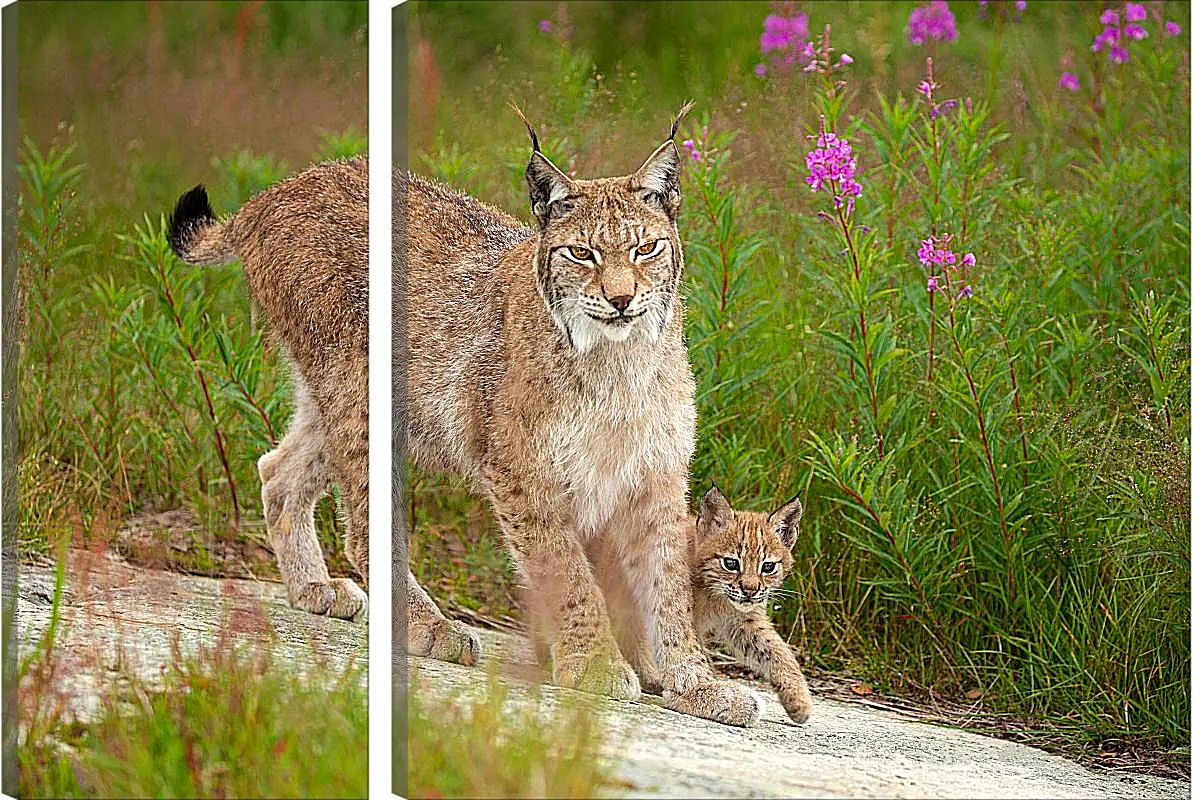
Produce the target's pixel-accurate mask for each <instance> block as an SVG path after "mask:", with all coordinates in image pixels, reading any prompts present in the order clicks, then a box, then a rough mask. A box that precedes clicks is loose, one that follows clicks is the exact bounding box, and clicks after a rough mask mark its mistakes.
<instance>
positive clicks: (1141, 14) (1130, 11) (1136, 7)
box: [1125, 3, 1146, 22]
mask: <svg viewBox="0 0 1200 800" xmlns="http://www.w3.org/2000/svg"><path fill="white" fill-rule="evenodd" d="M1125 19H1126V20H1127V21H1129V22H1142V21H1143V20H1145V19H1146V7H1145V6H1144V5H1142V4H1141V3H1126V4H1125Z"/></svg>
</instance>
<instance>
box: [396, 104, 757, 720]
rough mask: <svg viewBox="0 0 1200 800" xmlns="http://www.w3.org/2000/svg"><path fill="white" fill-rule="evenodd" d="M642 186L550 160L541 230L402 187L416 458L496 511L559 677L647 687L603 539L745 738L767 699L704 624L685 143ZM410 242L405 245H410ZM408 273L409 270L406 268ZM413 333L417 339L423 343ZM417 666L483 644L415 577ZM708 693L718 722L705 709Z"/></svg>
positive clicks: (677, 655) (674, 658) (646, 170)
mask: <svg viewBox="0 0 1200 800" xmlns="http://www.w3.org/2000/svg"><path fill="white" fill-rule="evenodd" d="M688 107H690V106H686V107H685V108H684V110H683V111H682V112H681V113H680V115H679V117H677V118H676V120H675V123H674V124H673V125H672V127H671V136H670V138H669V139H668V140H667V141H666V142H664V143H663V144H662V145H661V146H659V147H658V148H657V149H656V150H655V151H654V152H653V153H652V154H651V155H650V157H649V158H648V159H647V160H646V161H645V163H643V164H642V166H641V167H640V168H639V169H637V170H636V171H635V172H634V173H632V174H631V175H627V176H623V177H619V178H600V179H595V180H576V179H572V178H569V177H568V176H567V175H565V174H563V173H562V172H561V171H560V170H559V169H558V168H557V167H555V166H554V164H553V163H551V161H550V160H549V159H548V158H547V157H546V156H545V155H544V154H543V153H542V152H541V150H540V149H539V147H538V141H537V136H536V135H535V134H534V133H533V130H532V128H530V129H529V133H530V135H531V137H532V139H533V153H532V155H531V157H530V161H529V164H528V167H527V169H526V172H525V178H526V182H527V184H528V187H529V194H530V200H531V203H532V207H533V215H534V217H535V219H536V227H535V228H533V229H531V228H528V227H526V226H525V225H523V224H522V223H520V222H518V221H517V220H516V219H514V218H512V217H510V216H508V215H507V214H504V213H502V212H500V211H497V210H496V209H493V208H490V207H488V206H486V205H483V204H482V203H480V202H478V201H477V200H475V199H473V198H471V197H468V196H465V195H462V194H459V193H458V192H456V191H454V190H452V189H450V188H448V187H446V186H443V185H441V184H438V183H434V182H431V181H428V180H424V179H421V178H418V177H415V176H411V175H397V176H396V178H395V181H394V184H393V191H394V193H395V196H396V200H397V203H398V204H400V207H401V208H403V213H402V214H401V213H397V214H396V215H395V222H394V224H395V226H396V230H395V231H394V241H395V242H396V244H395V245H394V247H396V248H397V253H398V255H402V256H403V258H404V265H403V275H404V280H403V282H401V281H399V280H397V282H396V283H395V284H394V291H395V292H396V293H397V299H396V302H397V303H403V304H404V307H405V311H406V314H407V325H406V332H405V331H396V332H395V334H396V336H397V340H396V342H395V344H394V347H395V348H396V350H399V349H400V348H405V349H406V350H407V378H408V386H407V388H406V395H407V403H406V406H405V411H406V417H405V423H406V426H407V427H406V430H407V437H408V444H409V449H410V452H411V455H412V457H413V459H414V460H415V461H416V463H418V464H420V465H423V466H426V467H432V468H440V469H448V470H453V471H456V472H458V473H460V474H461V475H463V476H465V477H466V478H467V479H468V480H470V481H471V482H472V483H473V484H474V486H475V487H476V489H477V490H478V491H480V492H481V493H483V494H484V495H485V496H486V497H487V498H488V499H489V500H490V501H491V504H492V506H493V508H494V510H495V513H496V517H497V519H498V521H499V524H500V527H501V529H502V531H503V533H504V537H505V540H506V542H507V544H508V547H509V549H510V551H511V552H512V554H513V557H514V559H515V561H516V562H517V565H518V567H519V570H520V574H521V578H522V580H523V582H524V583H525V585H526V588H527V590H528V592H527V598H528V604H529V606H530V609H529V610H530V612H531V617H532V618H531V626H532V628H533V629H534V631H535V632H536V634H537V635H539V636H542V637H545V639H546V640H548V641H549V642H550V643H551V644H550V655H551V658H552V662H553V678H554V680H555V682H557V683H560V684H565V685H570V686H584V687H587V688H591V689H593V690H597V691H600V692H602V693H605V694H608V695H610V696H613V697H618V698H633V697H636V696H637V695H638V693H639V684H638V679H637V676H636V674H635V673H634V672H633V670H632V668H631V667H630V666H629V664H628V663H627V662H626V661H625V660H624V659H623V658H622V656H621V655H620V652H619V650H618V648H617V646H616V643H615V641H614V640H613V636H612V631H611V628H610V625H609V621H608V614H607V612H606V606H605V600H604V597H603V596H602V593H601V590H600V588H599V587H598V585H597V583H596V580H595V577H594V575H593V572H592V567H591V565H590V564H589V562H588V559H587V557H586V555H585V553H584V544H585V543H586V542H588V541H590V540H593V539H597V538H601V539H604V540H606V541H608V542H609V543H611V545H612V547H613V551H614V553H615V556H616V558H617V559H618V560H619V562H620V564H621V566H622V568H623V569H624V570H625V571H626V572H627V573H628V574H629V575H630V581H631V586H632V587H633V597H634V603H635V605H636V608H637V613H638V615H639V617H640V622H639V623H638V624H639V627H643V628H644V629H645V630H646V633H647V635H648V638H649V641H650V643H651V646H652V648H653V654H654V658H655V661H656V662H657V664H658V665H660V667H661V669H662V672H661V676H662V683H663V687H664V694H665V696H666V697H667V699H668V700H669V701H670V702H671V703H672V704H673V705H674V706H675V707H677V708H679V709H681V710H685V711H689V712H691V713H700V714H703V715H704V716H708V717H710V718H713V719H717V720H720V721H722V722H727V723H730V724H736V725H747V724H751V723H753V722H754V721H756V720H757V719H758V715H759V714H760V707H759V701H758V698H757V696H756V695H755V694H754V693H753V692H750V691H748V690H746V689H744V688H742V687H740V686H738V685H736V684H733V683H730V682H723V681H718V680H717V678H716V675H715V673H714V672H713V671H712V668H711V666H710V665H709V663H708V661H707V659H706V658H705V656H704V653H703V651H702V650H701V648H700V646H699V644H698V642H697V639H696V635H695V632H694V630H693V627H692V621H691V599H690V598H691V593H690V591H689V590H688V562H687V530H686V526H687V525H688V524H689V520H688V510H687V484H688V480H687V476H688V467H689V462H690V459H691V456H692V450H693V446H694V435H695V434H694V431H695V413H696V412H695V399H694V398H695V383H694V380H693V378H692V374H691V370H690V368H689V366H688V359H687V351H686V349H685V347H684V343H683V327H682V324H683V306H682V302H681V300H680V296H679V283H680V276H681V274H682V271H683V253H682V248H681V247H680V242H679V233H678V230H677V229H676V224H675V220H676V217H677V215H678V213H679V206H680V185H679V171H680V166H681V165H680V161H679V156H678V154H677V152H676V149H675V144H674V135H675V130H676V128H677V127H678V124H679V121H680V119H682V116H683V113H685V112H686V111H687V108H688ZM401 243H402V244H401ZM398 272H399V270H398ZM405 333H406V335H405ZM407 595H408V596H407V602H408V647H409V651H410V652H414V653H419V654H424V655H433V656H435V657H437V658H442V659H446V660H456V661H460V662H464V663H473V662H474V661H475V659H476V657H477V655H478V653H479V642H478V641H477V640H476V639H475V638H474V637H473V636H472V635H471V634H469V633H468V632H467V630H466V629H465V628H463V627H461V626H459V625H457V624H456V623H453V622H451V621H449V620H447V619H446V618H445V617H444V616H443V615H442V614H441V612H440V611H439V610H438V608H437V606H436V605H435V604H434V603H433V601H432V600H431V599H430V598H429V596H428V594H426V593H425V592H424V590H422V589H421V587H420V586H419V585H418V584H417V581H416V579H415V578H414V577H413V576H412V574H411V573H409V575H408V591H407ZM701 695H702V696H704V697H705V698H706V699H708V700H709V701H710V702H706V703H705V704H704V705H703V707H702V708H701V707H700V706H698V705H697V704H696V703H694V702H693V698H695V697H697V696H701Z"/></svg>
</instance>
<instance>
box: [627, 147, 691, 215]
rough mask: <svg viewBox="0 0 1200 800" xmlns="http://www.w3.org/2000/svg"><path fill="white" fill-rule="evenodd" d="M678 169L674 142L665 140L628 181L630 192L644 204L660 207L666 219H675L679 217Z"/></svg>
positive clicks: (679, 164) (677, 156)
mask: <svg viewBox="0 0 1200 800" xmlns="http://www.w3.org/2000/svg"><path fill="white" fill-rule="evenodd" d="M680 166H681V162H680V161H679V152H678V151H677V150H676V149H675V142H673V141H671V140H670V139H668V140H667V141H665V142H663V143H662V144H661V145H659V147H658V149H657V150H655V151H654V152H653V153H652V154H651V155H650V157H649V158H647V159H646V163H644V164H642V166H640V167H638V170H637V172H635V173H633V175H631V176H630V177H629V189H630V191H632V192H636V193H638V194H639V195H641V198H642V200H643V201H644V202H646V203H649V204H651V205H657V206H659V207H660V208H662V210H663V211H665V212H666V214H667V216H668V217H670V218H671V219H675V218H676V217H677V216H679V203H680V190H679V170H680Z"/></svg>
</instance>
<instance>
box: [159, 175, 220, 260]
mask: <svg viewBox="0 0 1200 800" xmlns="http://www.w3.org/2000/svg"><path fill="white" fill-rule="evenodd" d="M213 222H216V217H215V216H214V214H213V210H212V205H211V204H210V203H209V202H208V192H206V191H205V190H204V187H203V186H197V187H195V188H194V189H192V190H191V191H189V192H186V193H185V194H184V195H183V196H182V197H180V198H179V202H178V203H176V204H175V210H174V211H172V212H171V219H170V221H169V222H168V223H167V242H168V243H169V244H170V245H171V249H172V250H174V251H175V255H177V256H180V257H181V258H182V257H183V255H184V252H185V251H186V250H187V244H188V239H189V238H190V236H191V233H192V231H194V230H196V229H197V228H203V227H204V226H206V225H210V224H212V223H213Z"/></svg>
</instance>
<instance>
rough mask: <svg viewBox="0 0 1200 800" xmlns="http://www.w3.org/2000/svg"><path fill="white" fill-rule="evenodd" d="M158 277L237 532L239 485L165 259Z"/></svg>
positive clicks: (159, 261)
mask: <svg viewBox="0 0 1200 800" xmlns="http://www.w3.org/2000/svg"><path fill="white" fill-rule="evenodd" d="M158 275H159V280H161V281H162V286H163V292H164V293H165V294H166V298H167V307H168V308H170V309H171V317H172V319H174V320H175V329H176V330H178V331H179V341H180V342H182V343H183V348H184V350H186V351H187V354H188V358H189V359H191V362H192V370H193V371H194V372H195V373H196V379H197V380H198V381H199V382H200V391H201V392H202V393H203V394H204V404H205V405H206V406H207V407H208V418H209V419H210V420H212V425H213V436H214V437H215V438H216V443H217V454H218V455H219V456H220V457H221V467H222V469H224V470H225V480H227V481H228V482H229V496H230V499H231V500H232V501H233V529H234V530H235V531H236V530H237V529H238V525H239V523H240V522H241V510H240V509H239V507H238V496H237V484H236V483H235V482H234V480H233V471H232V470H231V469H230V468H229V457H228V456H227V455H226V453H225V437H224V436H223V435H222V434H221V426H220V424H219V423H218V422H217V412H216V409H215V408H214V407H213V401H212V395H210V394H209V391H208V381H207V380H205V378H204V373H203V372H202V371H201V369H200V360H199V359H198V358H197V357H196V352H195V351H194V350H193V349H192V345H191V342H189V341H188V337H187V333H186V332H185V331H184V327H183V320H182V319H181V318H180V316H179V311H178V309H177V308H176V306H175V297H174V295H172V294H171V284H170V281H169V280H168V279H167V266H166V262H165V261H164V260H163V259H161V258H160V259H158Z"/></svg>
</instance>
